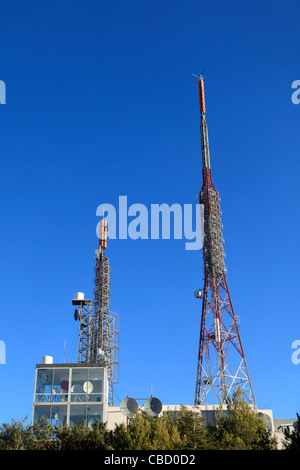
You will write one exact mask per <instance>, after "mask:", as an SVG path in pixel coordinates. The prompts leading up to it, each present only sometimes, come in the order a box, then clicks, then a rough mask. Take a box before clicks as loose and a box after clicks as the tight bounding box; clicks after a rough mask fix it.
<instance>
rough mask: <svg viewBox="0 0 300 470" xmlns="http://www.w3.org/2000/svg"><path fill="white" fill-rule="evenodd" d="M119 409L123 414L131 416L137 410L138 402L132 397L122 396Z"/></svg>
mask: <svg viewBox="0 0 300 470" xmlns="http://www.w3.org/2000/svg"><path fill="white" fill-rule="evenodd" d="M120 411H121V413H122V414H123V415H124V416H127V417H129V416H133V415H134V414H136V413H137V411H138V404H137V401H136V400H135V399H134V398H130V397H127V398H124V400H122V401H121V403H120Z"/></svg>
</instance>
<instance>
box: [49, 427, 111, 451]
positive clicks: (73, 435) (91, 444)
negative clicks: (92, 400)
mask: <svg viewBox="0 0 300 470" xmlns="http://www.w3.org/2000/svg"><path fill="white" fill-rule="evenodd" d="M108 438H109V432H108V431H107V428H106V424H105V423H102V422H100V421H96V422H95V423H94V424H93V425H92V427H91V428H89V427H88V426H87V425H86V423H85V421H81V422H77V423H76V424H75V425H74V426H72V427H69V426H67V425H64V426H59V427H55V445H54V447H53V448H55V449H59V450H104V449H106V448H107V445H108V444H107V443H108Z"/></svg>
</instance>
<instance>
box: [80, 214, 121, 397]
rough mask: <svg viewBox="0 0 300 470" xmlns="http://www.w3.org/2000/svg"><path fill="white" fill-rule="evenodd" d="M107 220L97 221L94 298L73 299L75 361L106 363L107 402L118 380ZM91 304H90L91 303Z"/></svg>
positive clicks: (117, 330)
mask: <svg viewBox="0 0 300 470" xmlns="http://www.w3.org/2000/svg"><path fill="white" fill-rule="evenodd" d="M106 246H107V221H105V220H104V219H103V220H101V222H100V233H99V247H98V249H97V250H96V252H95V277H94V302H92V300H86V299H84V298H80V299H74V300H73V301H72V302H73V305H79V310H75V320H79V350H78V362H79V363H92V364H98V363H99V364H100V363H102V364H103V365H105V366H106V368H107V380H108V404H109V405H113V402H114V396H113V395H114V394H113V386H114V384H115V383H117V382H118V381H119V315H118V314H117V313H114V312H111V311H110V265H109V258H107V257H106V256H105V249H106ZM93 303H94V305H93V308H92V304H93Z"/></svg>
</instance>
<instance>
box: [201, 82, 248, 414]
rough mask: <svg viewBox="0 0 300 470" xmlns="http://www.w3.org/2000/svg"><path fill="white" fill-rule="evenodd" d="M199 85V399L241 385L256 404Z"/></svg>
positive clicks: (223, 395)
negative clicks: (235, 302)
mask: <svg viewBox="0 0 300 470" xmlns="http://www.w3.org/2000/svg"><path fill="white" fill-rule="evenodd" d="M198 88H199V103H200V116H201V120H200V134H201V152H202V175H203V185H202V189H201V191H200V194H199V201H200V205H201V206H200V207H202V209H203V217H202V224H203V234H204V237H203V264H204V288H203V292H202V295H201V297H202V314H201V327H200V341H199V354H198V365H197V380H196V392H195V404H196V405H200V404H201V405H202V404H206V403H207V402H208V398H211V395H213V396H214V397H215V398H217V400H218V402H219V403H220V404H223V403H226V400H227V398H229V397H231V396H232V394H233V392H234V391H235V389H236V388H237V387H239V388H240V389H241V391H242V398H244V399H245V401H246V402H248V403H249V404H251V405H252V406H253V407H254V409H256V403H255V398H254V394H253V390H252V385H251V382H250V377H249V373H248V369H247V365H246V360H245V354H244V351H243V348H242V343H241V339H240V334H239V328H238V322H237V318H236V316H235V314H234V311H233V307H232V303H231V299H230V294H229V289H228V285H227V279H226V277H227V275H226V267H225V263H224V251H223V236H222V224H221V211H220V199H219V194H218V191H217V190H216V188H215V187H214V185H213V182H212V171H211V167H210V153H209V143H208V131H207V123H206V117H205V114H206V111H205V98H204V81H203V76H202V75H200V77H198ZM198 297H200V295H198ZM211 403H212V402H211Z"/></svg>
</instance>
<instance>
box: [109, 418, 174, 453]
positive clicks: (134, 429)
mask: <svg viewBox="0 0 300 470" xmlns="http://www.w3.org/2000/svg"><path fill="white" fill-rule="evenodd" d="M180 445H181V441H180V435H179V432H178V429H177V427H176V426H175V425H174V424H171V423H170V422H167V421H166V420H165V419H164V418H163V417H162V418H161V417H159V418H154V417H151V416H148V415H146V414H142V413H138V414H136V415H135V416H134V417H132V418H130V419H129V420H128V425H127V427H126V426H125V425H124V424H121V425H118V426H116V427H115V429H114V431H113V432H112V447H113V449H114V450H174V449H178V448H180Z"/></svg>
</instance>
